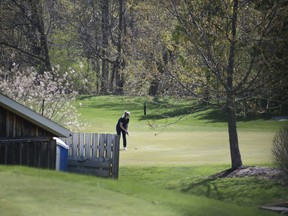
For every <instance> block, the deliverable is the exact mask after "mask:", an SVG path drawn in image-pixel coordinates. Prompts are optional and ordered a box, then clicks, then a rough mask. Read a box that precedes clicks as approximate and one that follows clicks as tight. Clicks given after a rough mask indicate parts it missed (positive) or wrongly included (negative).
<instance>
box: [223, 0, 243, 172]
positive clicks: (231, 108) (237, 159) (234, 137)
mask: <svg viewBox="0 0 288 216" xmlns="http://www.w3.org/2000/svg"><path fill="white" fill-rule="evenodd" d="M237 13H238V0H234V1H233V17H232V32H231V38H230V39H231V44H230V52H229V60H228V68H227V73H228V76H227V86H226V92H227V112H228V132H229V143H230V154H231V163H232V169H237V168H238V167H241V166H242V159H241V155H240V150H239V144H238V134H237V127H236V110H235V92H234V91H233V78H234V62H235V45H236V43H237V40H236V28H237Z"/></svg>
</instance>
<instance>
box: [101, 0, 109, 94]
mask: <svg viewBox="0 0 288 216" xmlns="http://www.w3.org/2000/svg"><path fill="white" fill-rule="evenodd" d="M109 2H110V1H109V0H102V20H101V26H102V53H101V56H102V79H101V94H107V89H108V74H109V62H108V61H107V60H105V59H106V58H107V49H108V38H109Z"/></svg>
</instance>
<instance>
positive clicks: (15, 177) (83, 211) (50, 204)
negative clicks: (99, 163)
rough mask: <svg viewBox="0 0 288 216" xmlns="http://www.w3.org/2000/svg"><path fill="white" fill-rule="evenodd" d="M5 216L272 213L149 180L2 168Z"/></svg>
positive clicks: (0, 182)
mask: <svg viewBox="0 0 288 216" xmlns="http://www.w3.org/2000/svg"><path fill="white" fill-rule="evenodd" d="M0 176H1V178H0V185H1V188H0V209H1V211H0V215H1V216H26V215H27V216H30V215H39V216H51V215H53V216H54V215H57V216H66V215H67V216H73V215H75V216H76V215H84V216H88V215H91V216H92V215H93V216H98V215H105V216H110V215H111V216H114V215H120V216H121V215H123V216H124V215H125V216H126V215H139V216H146V215H147V216H151V215H152V216H153V215H155V216H162V215H163V216H174V215H203V216H207V215H213V216H218V215H219V216H223V215H224V216H225V215H227V216H228V215H229V216H230V215H233V216H234V215H236V216H237V215H239V216H242V215H247V216H249V215H251V216H257V215H267V216H268V215H274V214H272V213H270V212H266V211H263V210H259V209H258V208H256V207H249V206H239V205H236V204H232V203H229V202H221V201H217V200H214V199H209V198H205V197H200V196H194V195H191V194H185V193H180V192H177V191H174V190H167V189H163V188H161V187H156V186H155V185H154V186H153V185H151V184H149V183H148V182H146V183H145V181H140V182H139V181H133V180H135V179H133V178H123V179H121V178H120V179H119V180H118V181H115V180H108V179H101V178H96V177H91V176H81V175H75V174H66V173H59V172H55V171H48V170H38V169H32V168H25V167H9V166H8V167H3V166H0Z"/></svg>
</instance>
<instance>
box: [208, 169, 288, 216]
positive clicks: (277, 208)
mask: <svg viewBox="0 0 288 216" xmlns="http://www.w3.org/2000/svg"><path fill="white" fill-rule="evenodd" d="M245 177H256V178H261V179H269V180H280V179H281V171H280V170H279V169H277V168H270V167H256V166H250V167H244V166H243V167H240V168H238V169H236V170H232V169H229V170H225V171H223V172H221V173H218V174H216V175H214V176H213V178H245ZM260 208H261V209H265V210H269V211H273V212H278V213H280V214H282V215H288V201H287V202H282V203H277V204H276V203H275V204H271V205H265V206H261V207H260Z"/></svg>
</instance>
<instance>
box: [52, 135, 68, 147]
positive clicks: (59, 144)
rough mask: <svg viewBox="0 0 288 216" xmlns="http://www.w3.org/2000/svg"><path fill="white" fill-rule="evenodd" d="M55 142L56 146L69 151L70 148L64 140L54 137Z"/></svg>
mask: <svg viewBox="0 0 288 216" xmlns="http://www.w3.org/2000/svg"><path fill="white" fill-rule="evenodd" d="M53 139H54V140H56V145H58V146H61V147H63V148H65V149H69V146H68V145H67V144H66V143H65V142H63V140H61V139H59V138H58V137H53Z"/></svg>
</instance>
